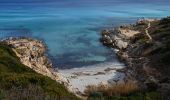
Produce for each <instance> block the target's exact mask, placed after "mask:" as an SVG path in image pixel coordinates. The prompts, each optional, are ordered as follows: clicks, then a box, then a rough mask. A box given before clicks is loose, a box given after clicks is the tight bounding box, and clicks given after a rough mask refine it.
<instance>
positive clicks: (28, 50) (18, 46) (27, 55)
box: [2, 38, 61, 81]
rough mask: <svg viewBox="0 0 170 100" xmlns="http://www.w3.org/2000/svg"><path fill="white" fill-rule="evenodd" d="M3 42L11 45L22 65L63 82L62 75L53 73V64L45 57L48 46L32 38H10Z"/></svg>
mask: <svg viewBox="0 0 170 100" xmlns="http://www.w3.org/2000/svg"><path fill="white" fill-rule="evenodd" d="M2 42H5V43H6V44H7V45H11V47H12V50H13V51H14V52H15V53H16V55H17V56H18V57H19V58H20V61H21V63H22V64H24V65H26V66H28V67H29V68H31V69H33V70H34V71H36V72H37V73H39V74H42V75H45V76H48V77H50V78H51V79H53V80H56V81H60V80H61V75H60V74H59V73H57V72H55V71H52V63H51V61H50V60H49V59H48V58H47V56H46V55H45V52H46V46H45V44H44V43H43V42H42V41H38V40H35V39H31V38H8V39H5V40H3V41H2Z"/></svg>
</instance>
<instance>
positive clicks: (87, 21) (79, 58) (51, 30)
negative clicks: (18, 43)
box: [0, 0, 170, 68]
mask: <svg viewBox="0 0 170 100" xmlns="http://www.w3.org/2000/svg"><path fill="white" fill-rule="evenodd" d="M168 15H170V1H169V0H154V1H151V0H46V1H45V0H42V1H41V0H30V1H28V0H23V1H22V2H21V1H17V0H0V38H5V37H10V36H25V37H33V38H38V39H42V40H44V42H45V43H46V44H47V46H48V51H47V54H48V56H49V57H50V58H51V59H52V62H53V63H54V66H55V67H58V68H73V67H84V66H87V65H93V64H99V63H105V62H114V63H115V64H116V63H118V60H117V58H116V56H115V54H114V53H113V50H112V49H109V48H107V47H104V46H103V45H102V44H101V43H100V42H99V38H100V31H101V30H103V29H105V28H111V27H115V26H118V25H124V24H129V23H134V22H135V21H136V20H137V19H139V18H141V17H147V18H161V17H166V16H168Z"/></svg>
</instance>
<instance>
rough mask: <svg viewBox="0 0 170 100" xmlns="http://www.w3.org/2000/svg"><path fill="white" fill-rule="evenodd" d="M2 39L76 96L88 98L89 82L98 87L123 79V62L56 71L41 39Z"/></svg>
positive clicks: (36, 67)
mask: <svg viewBox="0 0 170 100" xmlns="http://www.w3.org/2000/svg"><path fill="white" fill-rule="evenodd" d="M1 42H4V43H5V44H7V45H9V46H10V47H11V48H12V50H13V51H14V52H15V53H16V55H17V56H18V57H19V59H20V61H21V63H22V64H24V65H26V66H28V67H29V68H31V69H33V70H34V71H35V72H37V73H39V74H42V75H45V76H48V77H50V78H51V79H53V80H55V81H57V82H59V83H61V84H63V85H64V86H65V87H67V89H68V90H69V91H70V92H72V93H74V94H76V95H77V96H81V97H82V96H83V97H86V96H87V95H86V94H84V90H85V89H86V86H88V85H96V86H97V85H98V84H103V85H108V84H119V83H122V82H124V71H123V70H122V68H124V65H123V64H118V65H116V64H114V63H106V64H101V65H100V64H99V65H96V66H89V67H87V68H86V67H85V68H77V69H68V70H66V69H65V70H58V71H56V70H54V68H53V65H52V62H51V61H50V60H49V59H48V57H47V56H46V55H45V52H46V50H47V47H46V45H45V44H44V43H43V42H42V41H40V40H36V39H32V38H14V37H10V38H7V39H3V40H1ZM78 84H79V85H78ZM80 84H81V85H80Z"/></svg>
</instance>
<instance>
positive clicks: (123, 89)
mask: <svg viewBox="0 0 170 100" xmlns="http://www.w3.org/2000/svg"><path fill="white" fill-rule="evenodd" d="M135 91H139V86H138V84H137V83H136V82H133V81H128V82H126V83H125V84H117V85H111V86H110V85H102V84H99V85H98V86H96V85H90V86H87V87H86V90H85V93H86V94H87V95H90V94H92V93H95V92H101V93H103V94H104V95H106V96H121V95H128V94H130V93H132V92H135Z"/></svg>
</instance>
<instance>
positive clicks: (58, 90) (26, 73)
mask: <svg viewBox="0 0 170 100" xmlns="http://www.w3.org/2000/svg"><path fill="white" fill-rule="evenodd" d="M1 99H2V100H4V99H5V100H77V99H78V98H77V97H76V96H75V95H73V94H72V93H69V92H68V91H67V89H66V88H65V87H64V86H63V85H61V84H59V83H57V82H56V81H54V80H52V79H50V78H49V77H46V76H43V75H40V74H37V73H36V72H35V71H33V70H32V69H30V68H28V67H27V66H24V65H23V64H21V62H20V61H19V58H18V57H17V56H16V55H15V53H14V52H13V51H12V50H11V48H10V47H9V46H7V45H6V44H3V43H0V100H1Z"/></svg>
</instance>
